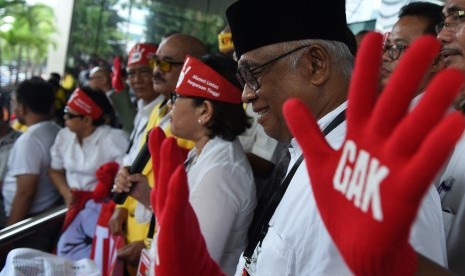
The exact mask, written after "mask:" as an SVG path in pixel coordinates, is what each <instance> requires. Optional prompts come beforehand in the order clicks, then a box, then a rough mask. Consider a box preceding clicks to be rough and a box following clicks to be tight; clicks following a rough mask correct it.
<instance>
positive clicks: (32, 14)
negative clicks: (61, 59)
mask: <svg viewBox="0 0 465 276" xmlns="http://www.w3.org/2000/svg"><path fill="white" fill-rule="evenodd" d="M13 2H14V3H13ZM55 34H56V27H55V17H54V14H53V10H52V8H51V7H49V6H47V5H44V4H36V5H32V6H29V5H26V4H25V3H24V1H3V3H2V2H0V44H1V45H0V47H1V53H2V56H3V57H4V59H5V60H6V61H7V62H8V63H9V67H10V74H11V73H15V74H14V78H13V79H12V80H13V82H17V81H18V77H19V74H20V73H26V74H27V75H29V76H30V75H33V74H37V75H40V74H41V73H42V71H41V70H42V64H43V63H44V62H45V59H46V57H47V53H48V49H49V47H50V46H53V45H54V44H55V43H54V35H55Z"/></svg>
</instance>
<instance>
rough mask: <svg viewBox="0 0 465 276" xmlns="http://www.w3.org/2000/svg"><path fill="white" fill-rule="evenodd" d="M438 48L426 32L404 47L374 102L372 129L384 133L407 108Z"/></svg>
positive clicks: (388, 131) (437, 44)
mask: <svg viewBox="0 0 465 276" xmlns="http://www.w3.org/2000/svg"><path fill="white" fill-rule="evenodd" d="M439 48H440V44H439V42H438V41H437V40H436V38H434V37H433V36H430V35H425V36H422V37H420V38H418V39H417V40H415V42H414V43H413V44H412V45H411V46H410V47H409V48H408V49H407V50H406V51H405V53H404V55H403V56H402V59H401V60H400V61H399V64H398V66H397V67H396V69H395V70H394V72H393V74H392V76H391V77H390V78H389V82H388V84H387V85H386V87H385V88H384V90H383V91H382V92H381V95H380V97H379V100H378V102H377V103H376V106H375V109H374V111H373V117H372V120H371V122H370V126H371V129H372V131H374V132H376V133H380V134H381V135H387V134H389V133H390V132H391V131H392V130H393V129H394V127H395V126H396V125H397V124H398V122H399V121H400V119H401V118H402V117H403V116H404V115H405V113H406V112H407V110H408V107H409V105H410V102H411V100H412V98H413V97H414V95H415V94H416V93H417V92H418V89H419V87H418V86H419V85H420V82H421V81H422V80H423V78H424V75H425V73H426V72H427V70H428V69H429V68H430V67H431V65H432V64H433V61H434V59H435V58H436V57H437V55H438V51H439ZM406 76H408V77H406Z"/></svg>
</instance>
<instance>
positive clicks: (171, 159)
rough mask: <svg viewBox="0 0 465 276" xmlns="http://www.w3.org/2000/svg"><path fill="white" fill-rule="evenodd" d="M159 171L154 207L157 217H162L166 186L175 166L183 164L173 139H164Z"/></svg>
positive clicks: (179, 151)
mask: <svg viewBox="0 0 465 276" xmlns="http://www.w3.org/2000/svg"><path fill="white" fill-rule="evenodd" d="M160 160H161V161H160V169H159V173H158V177H157V182H156V185H158V188H157V198H156V206H157V215H161V216H163V214H160V213H159V212H160V210H161V212H163V210H164V209H165V208H164V207H163V206H165V199H166V193H167V186H168V183H169V179H170V177H171V175H172V173H173V172H174V170H175V169H176V167H177V166H179V165H180V164H183V162H184V160H183V158H182V153H181V150H180V149H179V147H178V144H177V142H176V139H175V138H174V137H169V138H166V139H165V140H164V141H163V143H162V146H161V150H160Z"/></svg>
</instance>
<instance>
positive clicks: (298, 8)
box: [0, 0, 465, 276]
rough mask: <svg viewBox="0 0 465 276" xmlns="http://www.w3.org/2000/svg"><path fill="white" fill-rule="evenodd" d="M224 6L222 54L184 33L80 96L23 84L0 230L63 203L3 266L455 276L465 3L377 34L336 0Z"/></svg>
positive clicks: (143, 49) (426, 12) (251, 0)
mask: <svg viewBox="0 0 465 276" xmlns="http://www.w3.org/2000/svg"><path fill="white" fill-rule="evenodd" d="M265 6H266V7H267V10H268V11H267V12H266V13H264V12H263V8H264V7H265ZM225 12H226V17H227V20H228V25H227V26H225V28H224V29H223V30H221V31H220V32H219V34H218V51H215V53H210V52H209V51H208V50H207V46H206V45H205V44H204V42H202V41H201V40H200V39H198V38H196V37H195V36H193V35H190V34H183V33H177V32H176V33H173V34H170V35H168V36H166V37H164V38H163V39H162V41H161V42H160V43H159V44H154V43H138V44H136V45H134V47H132V49H131V50H130V51H129V52H128V58H127V62H126V63H125V64H122V60H121V58H120V57H116V58H115V60H114V62H113V64H112V66H105V65H103V64H99V65H97V66H94V67H92V68H90V69H89V70H88V72H87V74H88V79H87V80H85V81H84V80H81V81H79V85H78V86H77V88H76V89H74V90H73V92H72V93H67V92H66V91H67V90H66V89H64V88H63V85H62V84H60V81H59V76H58V77H57V76H56V75H53V76H51V78H50V79H49V80H43V79H41V78H38V77H34V78H31V79H29V80H25V81H24V82H22V83H21V84H20V85H19V87H18V88H17V89H16V90H15V93H14V98H13V106H14V108H13V111H14V112H13V113H14V118H15V120H16V122H17V123H19V124H20V125H21V127H22V128H21V129H20V128H16V129H13V126H12V122H10V121H8V120H7V119H6V118H3V117H4V114H3V112H2V113H0V115H2V119H3V120H2V122H1V124H0V176H1V182H0V187H1V188H2V195H3V206H4V208H3V210H2V211H3V212H4V214H3V216H0V227H5V226H10V225H13V224H15V223H18V222H20V221H21V220H23V219H25V218H28V217H31V216H35V215H37V214H40V213H43V212H44V211H46V210H49V209H51V208H54V207H56V206H61V205H63V204H65V205H66V207H67V208H68V210H67V213H66V217H65V221H64V223H63V225H61V227H60V228H58V227H57V226H55V225H54V226H50V227H48V228H47V227H44V228H43V229H41V231H40V232H37V233H35V234H34V236H29V237H25V238H23V239H21V240H19V241H15V242H14V244H13V247H14V248H17V249H14V250H12V251H11V252H10V254H9V255H8V259H7V261H6V265H5V267H4V268H3V270H2V272H0V275H13V274H11V273H13V272H15V271H17V272H18V271H23V272H24V271H28V272H29V273H31V271H34V273H35V274H37V273H38V272H44V271H45V267H46V266H47V265H46V264H47V263H52V264H56V263H57V261H56V259H55V258H60V259H59V260H60V261H62V262H69V264H75V263H73V262H76V261H80V260H84V259H92V260H93V262H94V263H95V264H96V266H95V267H92V269H95V270H96V271H97V273H102V274H103V275H154V274H156V275H158V276H160V275H352V274H355V275H401V274H402V275H412V274H415V273H416V274H417V275H451V274H454V273H455V274H465V263H464V262H463V261H462V259H463V256H465V200H464V197H465V174H464V172H465V170H464V168H463V167H464V166H465V165H464V164H465V160H463V159H464V158H465V135H463V133H464V130H465V117H464V115H463V113H464V112H465V104H464V103H465V100H464V98H465V92H464V91H465V89H464V88H463V87H464V82H465V77H464V74H465V57H464V54H465V46H464V45H465V31H464V30H463V28H465V0H447V1H446V2H445V4H444V6H440V5H437V4H433V3H429V2H421V1H420V2H412V3H409V4H406V5H405V6H403V7H402V9H401V10H400V11H399V15H398V20H397V22H396V23H395V24H394V26H393V27H392V30H391V31H390V32H389V33H387V34H383V35H381V34H377V33H375V32H366V31H363V32H360V33H357V35H354V34H353V33H352V32H351V31H350V29H349V28H348V26H347V22H346V13H345V1H344V0H337V1H319V2H315V3H313V4H312V8H311V9H309V8H308V3H306V2H305V1H302V0H291V1H290V2H288V3H286V5H278V4H277V3H273V2H269V1H268V2H267V1H263V0H238V1H236V2H234V3H233V4H231V6H230V7H229V8H228V9H227V10H226V11H225ZM322 22H330V24H322ZM68 94H69V95H68ZM132 97H134V98H135V101H134V100H133V99H132ZM39 236H40V238H38V237H39ZM25 248H30V250H26V249H25ZM37 250H39V251H37ZM37 259H40V260H41V261H40V262H37V261H36V260H37ZM49 266H50V265H49ZM32 267H33V268H34V269H33V270H31V269H32ZM52 267H53V265H52ZM73 267H74V269H76V268H77V267H80V266H78V265H74V266H73V265H70V266H69V268H70V269H73ZM26 273H27V272H26ZM145 273H147V274H145ZM52 274H53V273H52ZM52 274H51V275H52Z"/></svg>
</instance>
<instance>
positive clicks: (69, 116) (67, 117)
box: [63, 107, 85, 120]
mask: <svg viewBox="0 0 465 276" xmlns="http://www.w3.org/2000/svg"><path fill="white" fill-rule="evenodd" d="M84 117H85V116H84V115H81V114H73V113H69V109H68V107H65V110H64V114H63V119H65V120H72V119H74V118H84Z"/></svg>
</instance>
